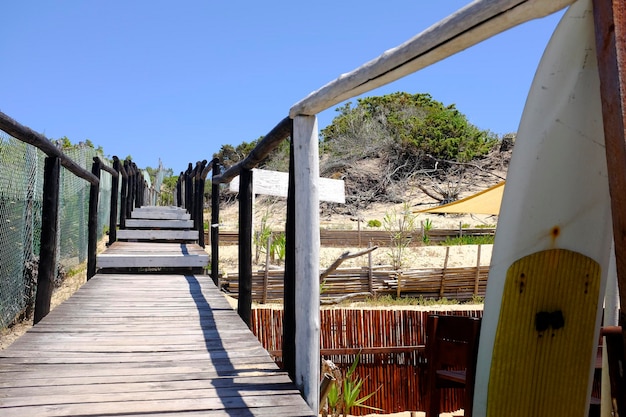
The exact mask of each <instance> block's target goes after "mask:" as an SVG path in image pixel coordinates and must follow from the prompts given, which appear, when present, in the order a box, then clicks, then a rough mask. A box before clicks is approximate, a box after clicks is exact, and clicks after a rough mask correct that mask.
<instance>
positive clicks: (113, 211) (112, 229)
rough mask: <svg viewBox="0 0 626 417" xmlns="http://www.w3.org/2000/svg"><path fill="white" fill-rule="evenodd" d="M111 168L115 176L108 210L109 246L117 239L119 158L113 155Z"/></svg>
mask: <svg viewBox="0 0 626 417" xmlns="http://www.w3.org/2000/svg"><path fill="white" fill-rule="evenodd" d="M113 169H114V170H115V172H117V177H115V176H114V177H113V178H111V208H110V212H109V246H110V245H112V244H113V242H115V241H116V240H117V202H118V201H119V200H118V196H119V188H120V160H119V158H118V157H117V156H114V157H113Z"/></svg>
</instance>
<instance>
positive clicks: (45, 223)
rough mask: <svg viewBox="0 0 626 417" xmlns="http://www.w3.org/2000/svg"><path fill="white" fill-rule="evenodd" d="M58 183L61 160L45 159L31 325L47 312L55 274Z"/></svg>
mask: <svg viewBox="0 0 626 417" xmlns="http://www.w3.org/2000/svg"><path fill="white" fill-rule="evenodd" d="M60 181H61V160H60V159H59V158H58V157H56V156H49V157H47V158H46V160H45V164H44V178H43V204H42V208H41V238H40V239H41V245H40V249H39V269H38V272H37V294H36V296H35V313H34V324H37V323H39V321H40V320H41V319H43V318H44V317H45V316H47V315H48V313H49V312H50V300H51V298H52V290H53V288H54V284H53V283H54V278H55V276H56V270H57V265H56V252H57V243H58V236H57V226H58V219H59V187H60Z"/></svg>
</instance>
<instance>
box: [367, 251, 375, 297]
mask: <svg viewBox="0 0 626 417" xmlns="http://www.w3.org/2000/svg"><path fill="white" fill-rule="evenodd" d="M367 247H368V248H371V247H372V242H369V243H368V244H367ZM367 290H368V291H369V292H370V293H374V273H373V271H372V252H369V253H368V254H367Z"/></svg>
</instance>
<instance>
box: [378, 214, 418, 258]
mask: <svg viewBox="0 0 626 417" xmlns="http://www.w3.org/2000/svg"><path fill="white" fill-rule="evenodd" d="M415 219H416V216H415V215H414V214H413V212H412V211H411V207H410V206H409V204H408V203H404V205H403V206H402V210H401V211H400V212H399V213H398V212H397V211H396V210H393V211H391V212H388V213H386V214H385V217H384V219H383V227H384V228H385V230H386V231H388V232H389V234H390V238H391V239H390V240H391V242H390V245H389V253H388V255H389V258H390V259H391V266H392V267H393V268H394V269H400V268H402V266H403V265H404V262H405V259H404V253H405V250H406V248H407V247H408V246H409V244H410V243H411V239H412V235H413V232H414V231H415Z"/></svg>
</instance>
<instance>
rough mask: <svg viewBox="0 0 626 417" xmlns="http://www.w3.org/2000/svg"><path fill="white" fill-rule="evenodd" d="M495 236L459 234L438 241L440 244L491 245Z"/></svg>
mask: <svg viewBox="0 0 626 417" xmlns="http://www.w3.org/2000/svg"><path fill="white" fill-rule="evenodd" d="M494 239H495V236H493V235H488V236H459V237H447V238H446V240H444V241H443V242H441V243H440V245H441V246H456V245H492V244H493V241H494Z"/></svg>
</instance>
